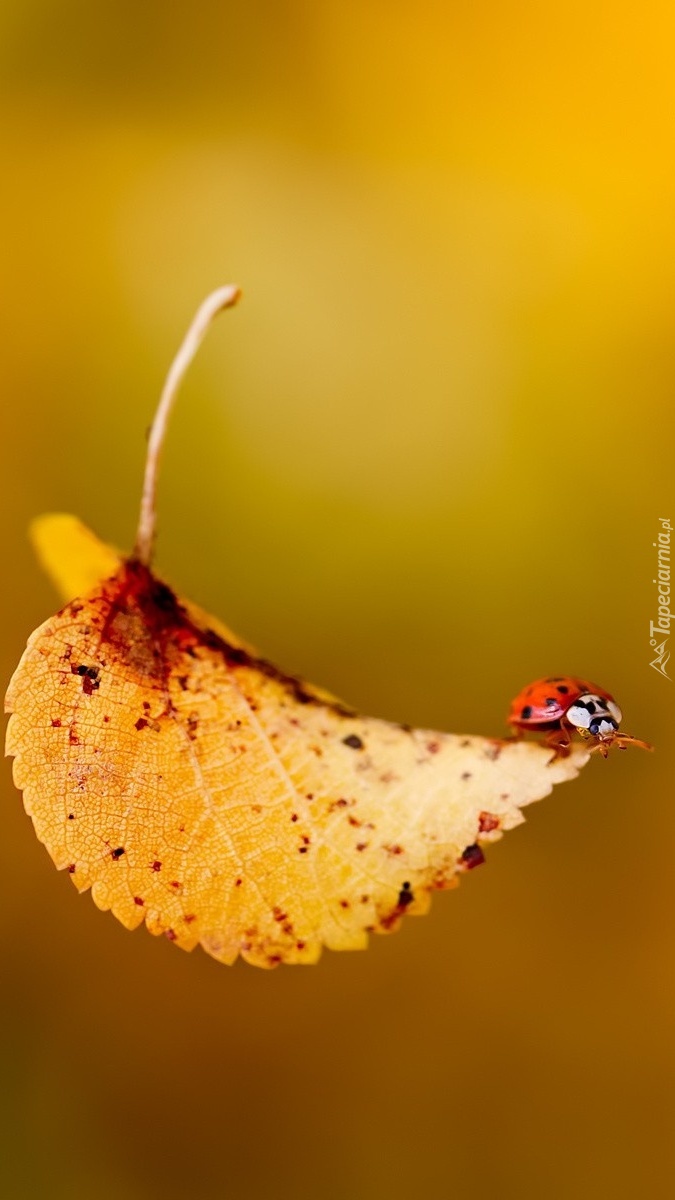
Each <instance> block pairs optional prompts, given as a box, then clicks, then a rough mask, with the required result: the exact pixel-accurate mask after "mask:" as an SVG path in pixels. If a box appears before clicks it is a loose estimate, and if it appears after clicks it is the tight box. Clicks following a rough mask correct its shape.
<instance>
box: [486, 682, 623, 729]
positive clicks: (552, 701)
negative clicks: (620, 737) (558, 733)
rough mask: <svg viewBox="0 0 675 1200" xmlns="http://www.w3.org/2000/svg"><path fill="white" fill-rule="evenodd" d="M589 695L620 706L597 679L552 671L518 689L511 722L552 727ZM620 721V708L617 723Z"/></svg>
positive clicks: (510, 723)
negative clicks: (553, 673)
mask: <svg viewBox="0 0 675 1200" xmlns="http://www.w3.org/2000/svg"><path fill="white" fill-rule="evenodd" d="M586 695H592V696H597V697H598V699H600V700H605V701H606V702H607V703H610V702H611V703H612V704H613V705H615V706H616V707H617V708H618V705H616V701H615V699H614V697H613V696H611V695H610V693H609V692H607V691H605V689H604V688H601V687H599V686H598V684H597V683H590V682H589V680H587V679H579V678H577V677H576V676H575V675H551V676H549V677H548V678H547V679H538V680H536V682H535V683H529V684H528V685H527V687H525V688H523V690H522V692H519V693H518V695H517V696H516V698H515V700H513V701H512V703H511V710H510V712H509V725H515V726H516V727H517V728H520V729H551V728H552V727H553V723H554V722H555V724H556V725H558V723H559V722H560V720H561V719H562V718H563V717H564V716H565V714H566V712H567V710H568V709H569V708H571V706H572V705H573V704H574V703H575V701H576V700H578V699H579V697H580V696H586ZM620 721H621V712H620V710H619V716H618V720H617V727H618V724H619V722H620Z"/></svg>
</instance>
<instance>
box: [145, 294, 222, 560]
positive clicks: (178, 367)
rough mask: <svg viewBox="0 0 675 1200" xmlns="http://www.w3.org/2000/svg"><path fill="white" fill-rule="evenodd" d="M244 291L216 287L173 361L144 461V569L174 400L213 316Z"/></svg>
mask: <svg viewBox="0 0 675 1200" xmlns="http://www.w3.org/2000/svg"><path fill="white" fill-rule="evenodd" d="M240 295H241V289H240V288H239V287H238V286H237V285H236V284H227V285H226V286H225V287H220V288H217V289H216V291H215V292H211V294H210V295H208V296H207V297H206V299H205V300H204V301H203V302H202V304H200V306H199V308H198V309H197V312H196V313H195V315H194V317H193V319H192V322H191V324H190V326H189V328H188V331H187V333H186V334H185V337H184V338H183V341H182V343H181V346H180V348H179V350H178V353H177V355H176V357H175V358H174V360H173V362H172V364H171V366H170V368H169V373H168V375H167V377H166V382H165V384H164V387H163V389H162V394H161V396H160V398H159V404H158V405H157V411H156V413H155V417H154V420H153V422H152V426H151V429H150V436H149V438H148V453H147V457H146V460H145V476H144V478H143V492H142V495H141V511H140V515H139V519H138V531H137V533H136V544H135V546H134V557H135V558H136V559H137V560H138V561H139V562H141V563H143V564H144V565H145V566H149V565H150V560H151V558H152V550H153V545H154V540H155V525H156V520H157V505H156V501H157V474H158V471H159V460H160V457H161V453H162V448H163V446H164V438H165V436H166V429H167V425H168V421H169V415H170V413H171V409H172V408H173V403H174V400H175V399H176V395H177V393H178V389H179V387H180V385H181V383H182V381H183V377H184V375H185V373H186V371H187V369H188V367H189V366H190V363H191V362H192V360H193V358H194V356H195V354H196V353H197V350H198V349H199V347H200V345H201V343H202V341H203V340H204V336H205V334H206V332H207V330H208V328H209V326H210V325H211V322H212V321H213V319H214V317H216V316H217V315H218V313H219V312H222V311H223V309H224V308H231V307H232V305H234V304H236V303H237V300H238V299H239V297H240Z"/></svg>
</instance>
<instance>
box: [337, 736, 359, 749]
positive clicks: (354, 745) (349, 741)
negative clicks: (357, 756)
mask: <svg viewBox="0 0 675 1200" xmlns="http://www.w3.org/2000/svg"><path fill="white" fill-rule="evenodd" d="M342 741H343V742H344V744H345V746H350V747H351V749H352V750H363V742H362V740H361V738H360V737H359V735H358V733H350V734H348V735H347V737H343V739H342Z"/></svg>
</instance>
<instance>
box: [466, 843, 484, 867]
mask: <svg viewBox="0 0 675 1200" xmlns="http://www.w3.org/2000/svg"><path fill="white" fill-rule="evenodd" d="M460 862H462V863H464V866H465V867H466V869H467V871H473V869H474V867H479V866H480V865H481V863H484V862H485V855H484V854H483V851H482V850H481V848H480V846H478V845H477V844H476V843H474V844H473V845H472V846H467V847H466V850H463V851H462V856H461V858H460Z"/></svg>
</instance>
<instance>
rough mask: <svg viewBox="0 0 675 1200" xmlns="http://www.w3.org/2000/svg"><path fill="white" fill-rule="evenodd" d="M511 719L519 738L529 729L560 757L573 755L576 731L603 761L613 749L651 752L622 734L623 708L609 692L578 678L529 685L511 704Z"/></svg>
mask: <svg viewBox="0 0 675 1200" xmlns="http://www.w3.org/2000/svg"><path fill="white" fill-rule="evenodd" d="M508 720H509V725H512V726H513V728H514V729H515V731H516V733H515V736H516V737H522V732H523V731H524V730H528V729H530V730H533V731H535V732H540V733H545V734H546V737H545V739H544V742H545V744H546V745H547V746H550V747H551V748H552V749H553V750H554V751H555V755H556V757H557V758H565V757H566V756H567V755H568V754H569V753H570V748H571V742H572V738H571V735H572V733H575V732H576V733H578V734H579V735H580V736H581V738H583V740H584V741H585V742H586V744H587V745H590V749H591V751H593V750H598V751H599V752H600V754H602V756H603V758H607V754H608V751H609V747H610V746H618V748H619V749H620V750H625V749H626V746H629V745H635V746H641V747H642V749H643V750H651V746H650V745H649V743H648V742H642V741H640V739H639V738H634V737H631V735H630V734H627V733H619V725H620V724H621V709H620V708H619V706H618V704H617V702H616V700H615V699H614V697H613V696H611V695H610V693H609V692H607V691H606V690H605V689H604V688H601V687H599V686H598V684H597V683H590V682H589V680H588V679H579V678H578V677H577V676H575V675H550V676H549V677H548V678H547V679H538V680H537V681H536V682H535V683H529V684H528V685H527V687H525V688H523V690H522V692H519V693H518V695H517V696H516V698H515V700H513V701H512V703H511V709H510V712H509V718H508Z"/></svg>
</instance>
